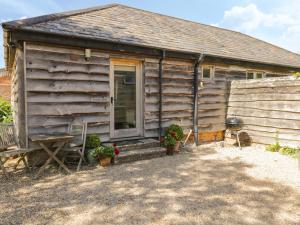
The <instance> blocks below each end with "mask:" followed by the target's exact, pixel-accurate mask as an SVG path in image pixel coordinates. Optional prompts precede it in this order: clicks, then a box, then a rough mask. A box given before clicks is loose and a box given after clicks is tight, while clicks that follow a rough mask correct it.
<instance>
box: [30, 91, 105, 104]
mask: <svg viewBox="0 0 300 225" xmlns="http://www.w3.org/2000/svg"><path fill="white" fill-rule="evenodd" d="M109 101H110V99H109V97H108V95H103V94H100V95H99V94H98V95H97V93H35V92H29V93H28V94H27V102H30V103H39V102H40V103H75V102H77V103H88V102H98V103H109Z"/></svg>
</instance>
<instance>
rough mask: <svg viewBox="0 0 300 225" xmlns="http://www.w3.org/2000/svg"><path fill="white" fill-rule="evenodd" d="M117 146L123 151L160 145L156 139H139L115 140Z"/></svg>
mask: <svg viewBox="0 0 300 225" xmlns="http://www.w3.org/2000/svg"><path fill="white" fill-rule="evenodd" d="M116 144H117V147H118V148H119V149H120V151H121V152H123V151H132V150H136V149H146V148H156V147H159V146H160V143H159V141H158V140H155V139H139V140H132V141H121V142H116Z"/></svg>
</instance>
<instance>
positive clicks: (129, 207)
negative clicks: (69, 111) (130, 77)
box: [0, 149, 300, 225]
mask: <svg viewBox="0 0 300 225" xmlns="http://www.w3.org/2000/svg"><path fill="white" fill-rule="evenodd" d="M214 154H216V152H215V151H214V150H213V149H206V150H202V151H197V152H192V153H182V154H180V155H176V156H173V157H163V158H159V159H153V160H147V161H140V162H136V163H132V164H123V165H119V166H113V167H110V168H108V169H99V168H97V169H94V170H87V171H82V172H80V173H75V174H72V175H69V176H63V175H49V176H47V177H44V178H42V179H40V180H36V181H35V180H30V179H24V180H23V179H22V178H23V177H22V176H20V177H19V178H18V179H17V180H12V181H8V182H5V181H4V180H3V179H2V177H1V178H0V179H1V180H0V181H1V184H0V191H1V194H0V224H180V225H181V224H182V225H184V224H234V225H235V224H236V225H240V224H246V225H248V224H249V225H250V224H251V225H252V224H300V220H299V218H300V215H299V212H300V192H295V190H293V189H291V188H290V187H288V186H284V185H280V184H278V183H273V182H270V181H267V180H260V179H255V178H253V177H250V176H248V175H247V174H246V172H245V170H246V169H247V168H250V167H251V166H252V165H249V164H245V163H244V162H242V161H240V160H238V159H235V160H217V159H213V157H208V158H207V156H213V155H214ZM297 213H298V214H297Z"/></svg>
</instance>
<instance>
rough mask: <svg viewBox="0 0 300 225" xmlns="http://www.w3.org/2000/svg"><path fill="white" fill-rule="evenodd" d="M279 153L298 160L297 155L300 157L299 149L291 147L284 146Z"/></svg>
mask: <svg viewBox="0 0 300 225" xmlns="http://www.w3.org/2000/svg"><path fill="white" fill-rule="evenodd" d="M279 152H280V153H281V154H282V155H289V156H292V157H293V158H296V157H297V155H298V152H299V149H297V148H291V147H288V146H284V147H283V148H281V149H280V150H279Z"/></svg>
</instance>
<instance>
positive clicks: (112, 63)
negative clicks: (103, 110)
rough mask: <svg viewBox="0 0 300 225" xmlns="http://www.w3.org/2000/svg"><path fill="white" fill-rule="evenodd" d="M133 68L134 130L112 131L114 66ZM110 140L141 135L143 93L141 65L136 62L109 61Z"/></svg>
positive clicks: (139, 62)
mask: <svg viewBox="0 0 300 225" xmlns="http://www.w3.org/2000/svg"><path fill="white" fill-rule="evenodd" d="M115 65H123V66H135V67H136V128H132V129H122V130H118V131H117V130H115V129H114V105H113V104H114V103H113V104H112V103H111V98H112V97H113V98H114V97H115V96H114V66H115ZM109 81H110V82H109V83H110V138H124V137H138V136H141V135H142V134H143V124H142V121H143V115H142V112H143V104H142V101H143V97H142V96H143V91H142V63H141V61H137V60H128V59H111V60H110V79H109Z"/></svg>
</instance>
